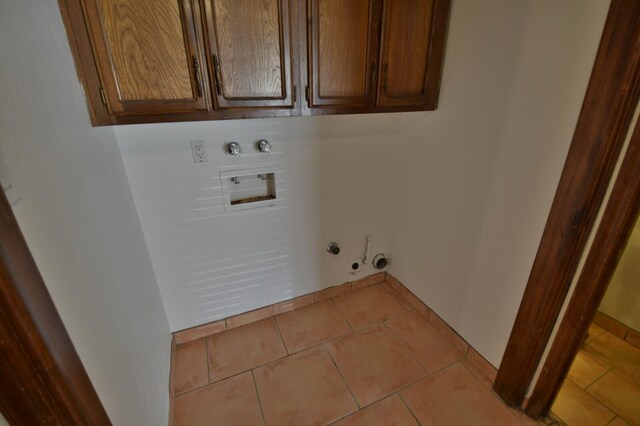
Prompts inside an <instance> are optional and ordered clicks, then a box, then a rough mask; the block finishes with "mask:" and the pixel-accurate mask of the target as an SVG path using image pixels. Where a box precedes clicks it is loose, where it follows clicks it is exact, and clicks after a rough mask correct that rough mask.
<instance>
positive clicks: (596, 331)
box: [585, 323, 604, 343]
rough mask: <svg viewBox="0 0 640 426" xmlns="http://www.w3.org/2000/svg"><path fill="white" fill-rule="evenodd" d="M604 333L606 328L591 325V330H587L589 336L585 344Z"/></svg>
mask: <svg viewBox="0 0 640 426" xmlns="http://www.w3.org/2000/svg"><path fill="white" fill-rule="evenodd" d="M602 333H604V328H602V327H600V326H599V325H597V324H594V323H591V325H590V326H589V330H587V336H586V338H585V343H589V342H590V341H592V340H593V339H595V338H596V337H598V336H599V335H601V334H602Z"/></svg>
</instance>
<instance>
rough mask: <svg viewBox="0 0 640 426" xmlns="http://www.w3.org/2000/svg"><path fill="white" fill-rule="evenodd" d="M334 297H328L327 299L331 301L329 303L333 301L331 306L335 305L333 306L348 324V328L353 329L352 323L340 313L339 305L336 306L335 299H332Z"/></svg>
mask: <svg viewBox="0 0 640 426" xmlns="http://www.w3.org/2000/svg"><path fill="white" fill-rule="evenodd" d="M334 298H335V297H330V298H329V300H330V301H331V303H333V306H335V308H336V309H337V310H338V313H339V314H340V316H341V317H342V319H343V320H344V322H346V323H347V325H348V326H349V328H350V329H351V331H355V328H353V325H351V323H350V322H349V320H348V319H347V317H345V316H344V314H343V313H342V311H341V310H340V307H339V306H338V304H337V303H336V301H335V300H333V299H334Z"/></svg>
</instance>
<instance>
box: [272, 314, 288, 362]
mask: <svg viewBox="0 0 640 426" xmlns="http://www.w3.org/2000/svg"><path fill="white" fill-rule="evenodd" d="M272 318H273V322H275V323H276V330H278V337H279V338H280V341H281V342H282V346H284V351H285V352H286V353H287V355H291V353H290V352H289V348H288V347H287V344H286V343H285V342H284V338H283V337H282V332H281V331H280V325H279V324H278V320H277V319H276V317H275V316H273V317H272Z"/></svg>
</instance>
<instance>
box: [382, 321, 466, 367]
mask: <svg viewBox="0 0 640 426" xmlns="http://www.w3.org/2000/svg"><path fill="white" fill-rule="evenodd" d="M387 325H388V326H389V328H390V329H391V331H393V332H394V333H395V334H396V335H397V336H399V337H400V338H401V339H402V340H403V341H404V343H405V344H406V345H407V346H408V347H409V349H411V352H413V354H414V355H415V357H416V359H417V360H418V361H419V362H420V363H421V364H422V366H423V367H424V368H425V369H426V370H427V371H428V372H429V373H432V372H435V371H438V370H441V369H442V368H444V367H447V366H449V365H451V364H453V363H455V362H456V361H458V360H460V359H462V358H463V357H464V352H463V351H461V350H460V349H458V348H456V347H455V346H453V345H452V344H451V343H450V342H449V341H448V340H447V339H446V338H445V337H444V336H443V335H442V334H440V332H439V331H438V330H437V329H436V328H435V327H434V326H433V324H431V323H429V321H427V319H426V318H424V317H423V316H422V315H421V314H420V313H419V312H417V311H410V312H407V313H406V314H402V315H399V316H397V317H394V318H393V319H390V320H388V321H387Z"/></svg>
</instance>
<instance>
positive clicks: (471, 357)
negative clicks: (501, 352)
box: [467, 346, 498, 388]
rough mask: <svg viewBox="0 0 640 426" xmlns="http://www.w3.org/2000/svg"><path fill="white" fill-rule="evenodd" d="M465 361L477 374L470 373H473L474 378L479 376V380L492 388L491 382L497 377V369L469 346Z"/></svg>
mask: <svg viewBox="0 0 640 426" xmlns="http://www.w3.org/2000/svg"><path fill="white" fill-rule="evenodd" d="M467 360H468V361H469V364H471V365H472V366H473V369H474V370H475V371H477V373H475V372H474V371H471V372H472V373H474V374H475V375H476V377H478V376H480V377H481V380H484V381H486V382H487V383H488V385H489V388H492V387H493V382H495V380H496V377H497V376H498V369H497V368H496V367H494V366H493V365H492V364H491V363H490V362H489V361H487V360H486V359H485V358H484V357H483V356H482V355H480V353H479V352H478V351H476V350H475V349H474V348H472V347H471V346H469V350H468V351H467Z"/></svg>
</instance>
